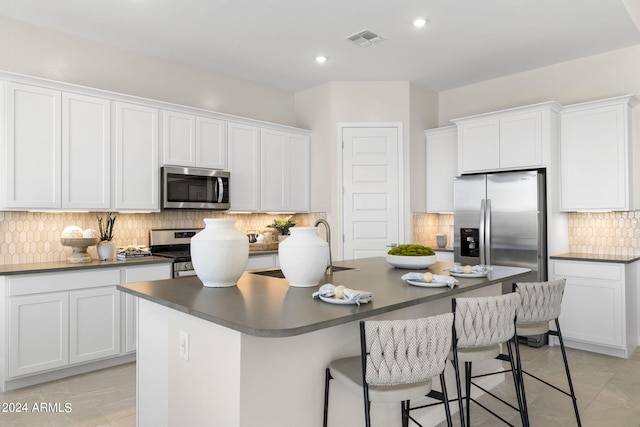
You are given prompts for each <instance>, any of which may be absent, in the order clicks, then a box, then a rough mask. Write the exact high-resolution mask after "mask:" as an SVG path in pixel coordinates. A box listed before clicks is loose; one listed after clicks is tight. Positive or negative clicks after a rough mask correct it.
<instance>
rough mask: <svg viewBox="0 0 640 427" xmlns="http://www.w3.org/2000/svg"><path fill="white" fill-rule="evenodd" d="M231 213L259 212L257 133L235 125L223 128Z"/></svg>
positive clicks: (243, 126) (254, 130)
mask: <svg viewBox="0 0 640 427" xmlns="http://www.w3.org/2000/svg"><path fill="white" fill-rule="evenodd" d="M227 138H228V146H227V149H228V150H229V172H231V177H230V179H229V192H230V199H231V210H234V211H258V210H260V129H259V128H258V127H255V126H248V125H244V124H239V123H232V122H229V123H228V125H227Z"/></svg>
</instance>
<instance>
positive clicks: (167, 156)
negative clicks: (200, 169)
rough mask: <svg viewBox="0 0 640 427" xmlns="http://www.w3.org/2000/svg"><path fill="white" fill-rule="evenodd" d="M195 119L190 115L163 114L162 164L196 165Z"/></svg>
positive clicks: (173, 112)
mask: <svg viewBox="0 0 640 427" xmlns="http://www.w3.org/2000/svg"><path fill="white" fill-rule="evenodd" d="M195 119H196V118H195V116H193V115H190V114H183V113H178V112H175V111H163V112H162V153H163V157H162V159H163V161H162V162H163V163H164V164H165V165H175V166H195V165H196V136H195V129H196V125H195Z"/></svg>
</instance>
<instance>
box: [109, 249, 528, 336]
mask: <svg viewBox="0 0 640 427" xmlns="http://www.w3.org/2000/svg"><path fill="white" fill-rule="evenodd" d="M334 265H338V266H343V267H354V268H355V269H354V270H346V271H337V272H334V273H333V275H331V276H325V277H324V278H323V280H322V281H321V284H323V283H333V284H335V285H345V286H346V287H348V288H353V289H359V290H366V291H370V292H373V294H374V298H373V300H372V301H371V302H370V303H368V304H362V305H361V306H357V305H336V304H329V303H326V302H323V301H320V300H314V299H312V297H311V294H312V293H313V292H315V291H317V290H318V287H312V288H294V287H290V286H289V284H288V282H287V281H286V280H285V279H276V278H272V277H267V276H262V275H258V274H252V273H250V272H245V273H244V274H243V275H242V277H241V278H240V280H239V281H238V285H237V286H233V287H229V288H206V287H203V286H202V282H200V280H199V279H198V278H197V277H196V276H192V277H184V278H180V279H170V280H158V281H152V282H138V283H130V284H126V285H125V284H122V285H118V289H120V290H121V291H123V292H126V293H129V294H132V295H135V296H138V297H140V298H144V299H146V300H149V301H152V302H154V303H157V304H160V305H163V306H166V307H169V308H172V309H175V310H178V311H181V312H183V313H187V314H190V315H192V316H196V317H199V318H201V319H204V320H207V321H210V322H213V323H216V324H219V325H222V326H225V327H228V328H231V329H234V330H236V331H240V332H242V333H246V334H248V335H254V336H260V337H287V336H294V335H300V334H304V333H308V332H312V331H316V330H319V329H323V328H328V327H331V326H335V325H340V324H343V323H348V322H351V321H354V320H360V319H364V318H368V317H371V316H375V315H378V314H382V313H386V312H389V311H394V310H399V309H402V308H405V307H410V306H412V305H417V304H422V303H425V302H429V301H433V300H437V299H441V298H451V297H453V296H456V295H460V294H463V293H464V292H466V291H469V290H473V289H478V288H482V287H484V286H487V285H491V284H494V283H499V282H503V281H511V280H513V279H515V278H517V277H521V276H524V275H526V274H527V273H528V272H529V270H528V269H524V268H516V267H499V266H494V268H493V272H492V273H491V274H490V275H489V277H483V278H473V279H471V278H461V279H459V284H458V286H456V287H455V288H454V289H449V288H446V287H445V288H423V287H417V286H412V285H409V284H407V283H405V282H404V281H403V280H401V279H400V277H401V276H402V275H403V274H405V273H407V272H409V271H422V272H424V271H427V270H400V269H396V268H393V267H392V266H390V265H389V264H387V263H386V262H385V260H384V258H366V259H359V260H350V261H340V262H335V263H334ZM450 265H451V263H441V262H438V263H436V264H434V265H433V266H431V267H430V268H429V271H431V272H433V273H436V274H448V273H446V272H444V273H443V272H442V269H443V268H446V267H448V266H450Z"/></svg>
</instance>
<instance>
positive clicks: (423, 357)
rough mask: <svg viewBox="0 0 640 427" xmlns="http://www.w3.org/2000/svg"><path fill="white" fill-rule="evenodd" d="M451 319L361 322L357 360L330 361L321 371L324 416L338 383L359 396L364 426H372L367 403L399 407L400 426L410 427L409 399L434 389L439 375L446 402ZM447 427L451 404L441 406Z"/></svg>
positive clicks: (451, 316) (325, 420)
mask: <svg viewBox="0 0 640 427" xmlns="http://www.w3.org/2000/svg"><path fill="white" fill-rule="evenodd" d="M452 324H453V314H451V313H447V314H443V315H439V316H433V317H428V318H421V319H411V320H382V321H361V322H360V350H361V351H360V356H353V357H347V358H343V359H338V360H334V361H332V362H331V363H330V364H329V367H328V368H326V371H325V388H324V417H323V426H325V427H326V426H327V421H328V414H329V382H330V381H331V379H335V380H337V381H338V382H339V383H340V384H342V385H343V386H344V387H346V388H347V389H349V390H351V391H353V392H354V393H356V394H362V396H363V401H364V416H365V425H366V426H367V427H370V426H371V417H370V408H371V402H401V405H400V408H401V414H402V426H403V427H407V426H408V425H409V405H410V400H411V399H414V398H422V397H424V396H425V395H427V394H428V393H429V392H430V391H431V389H432V387H431V386H432V378H433V377H436V376H440V385H441V387H442V394H443V396H444V397H443V398H444V401H445V402H446V401H447V389H446V385H445V381H444V369H445V366H446V362H447V355H448V354H449V351H450V349H451V330H452ZM445 412H446V417H447V425H448V426H451V425H452V423H451V413H450V411H449V405H445Z"/></svg>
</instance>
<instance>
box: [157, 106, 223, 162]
mask: <svg viewBox="0 0 640 427" xmlns="http://www.w3.org/2000/svg"><path fill="white" fill-rule="evenodd" d="M162 153H163V162H162V163H164V164H165V165H174V166H196V167H201V168H211V169H226V168H227V139H226V126H225V122H224V121H223V120H218V119H214V118H210V117H204V116H195V115H192V114H185V113H180V112H177V111H168V110H165V111H163V112H162Z"/></svg>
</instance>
